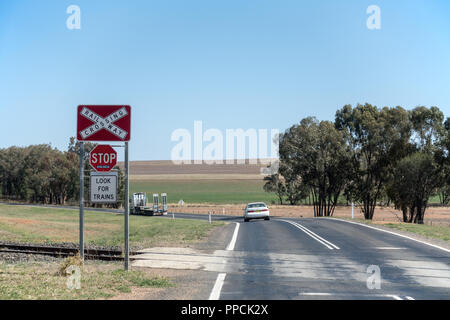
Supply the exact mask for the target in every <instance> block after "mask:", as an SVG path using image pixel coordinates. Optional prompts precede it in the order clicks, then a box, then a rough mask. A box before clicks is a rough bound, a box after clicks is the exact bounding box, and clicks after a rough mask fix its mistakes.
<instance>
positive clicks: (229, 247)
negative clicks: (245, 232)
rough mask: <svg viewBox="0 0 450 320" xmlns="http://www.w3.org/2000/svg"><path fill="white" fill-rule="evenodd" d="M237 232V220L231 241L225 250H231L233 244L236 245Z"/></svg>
mask: <svg viewBox="0 0 450 320" xmlns="http://www.w3.org/2000/svg"><path fill="white" fill-rule="evenodd" d="M238 232H239V222H236V227H235V228H234V233H233V237H232V238H231V241H230V243H229V244H228V246H227V249H226V250H228V251H233V250H234V246H235V245H236V239H237V235H238Z"/></svg>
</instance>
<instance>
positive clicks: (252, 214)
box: [244, 202, 270, 222]
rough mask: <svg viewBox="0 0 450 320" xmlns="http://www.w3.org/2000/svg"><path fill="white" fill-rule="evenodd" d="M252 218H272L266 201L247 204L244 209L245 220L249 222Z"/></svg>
mask: <svg viewBox="0 0 450 320" xmlns="http://www.w3.org/2000/svg"><path fill="white" fill-rule="evenodd" d="M251 219H264V220H270V217H269V208H268V207H267V206H266V204H265V203H264V202H253V203H249V204H247V206H246V207H245V209H244V221H245V222H248V221H250V220H251Z"/></svg>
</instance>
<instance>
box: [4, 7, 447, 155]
mask: <svg viewBox="0 0 450 320" xmlns="http://www.w3.org/2000/svg"><path fill="white" fill-rule="evenodd" d="M72 4H75V5H78V6H79V7H80V9H81V29H80V30H69V29H67V27H66V20H67V18H68V17H69V15H68V14H67V13H66V9H67V7H68V6H69V5H72ZM372 4H375V5H378V6H379V7H380V9H381V30H369V29H367V27H366V20H367V18H368V15H367V14H366V9H367V7H368V6H369V5H372ZM449 16H450V1H445V0H442V1H438V0H436V1H425V0H423V1H415V0H408V1H401V0H397V1H380V0H371V1H356V0H354V1H351V0H349V1H335V0H330V1H325V0H322V1H300V0H283V1H274V0H272V1H268V0H227V1H211V0H188V1H186V0H167V1H149V0H145V1H140V0H133V1H103V0H89V1H88V0H70V1H63V0H58V1H56V0H54V1H47V0H40V1H33V0H29V1H25V0H17V1H16V0H14V1H12V0H0V111H1V115H2V116H1V117H0V137H1V138H0V148H3V147H8V146H11V145H20V146H25V145H29V144H38V143H51V144H52V145H53V146H55V147H57V148H59V149H65V148H66V147H67V144H68V141H69V137H70V136H75V135H76V132H75V131H76V107H77V105H79V104H129V105H131V106H132V108H133V109H132V112H133V114H132V140H131V142H130V152H131V155H130V159H131V160H157V159H169V158H170V152H171V149H172V147H173V146H174V145H175V143H174V142H172V141H171V140H170V136H171V133H172V132H173V131H174V130H175V129H178V128H186V129H189V130H191V131H192V130H193V123H194V120H202V121H203V127H204V129H205V130H206V129H208V128H218V129H220V130H223V132H225V129H226V128H231V129H233V128H243V129H248V128H257V129H260V128H261V129H263V128H266V129H272V128H278V129H280V130H281V131H283V130H285V129H286V128H288V127H289V126H291V125H292V124H294V123H297V122H298V121H299V120H300V119H301V118H302V117H305V116H309V115H313V116H316V117H318V118H319V119H328V120H333V118H334V114H335V111H336V110H337V109H338V108H340V107H342V106H343V105H345V104H353V105H355V104H356V103H364V102H369V103H372V104H375V105H378V106H396V105H401V106H403V107H405V108H407V109H410V108H413V107H415V106H417V105H425V106H434V105H435V106H438V107H439V108H440V109H441V110H442V111H443V112H444V114H445V116H450V19H449V18H448V17H449Z"/></svg>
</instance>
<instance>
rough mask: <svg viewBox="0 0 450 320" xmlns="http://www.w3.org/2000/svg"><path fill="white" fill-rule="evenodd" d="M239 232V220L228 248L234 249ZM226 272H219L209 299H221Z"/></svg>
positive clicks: (228, 249) (229, 249)
mask: <svg viewBox="0 0 450 320" xmlns="http://www.w3.org/2000/svg"><path fill="white" fill-rule="evenodd" d="M238 232H239V222H236V227H235V228H234V232H233V237H232V238H231V241H230V243H229V244H228V246H227V248H226V250H227V251H233V250H234V246H235V245H236V240H237V236H238ZM226 275H227V274H226V273H219V274H218V275H217V279H216V282H215V283H214V287H213V289H212V291H211V294H210V295H209V300H219V299H220V292H221V291H222V286H223V283H224V282H225V277H226Z"/></svg>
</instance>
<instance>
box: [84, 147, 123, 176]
mask: <svg viewBox="0 0 450 320" xmlns="http://www.w3.org/2000/svg"><path fill="white" fill-rule="evenodd" d="M90 164H91V166H92V167H93V168H94V169H95V170H96V171H98V172H108V171H111V170H112V168H114V166H115V165H116V164H117V152H116V150H114V149H113V148H112V147H111V146H110V145H107V144H101V145H98V146H96V147H95V148H94V149H92V151H91V153H90Z"/></svg>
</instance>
